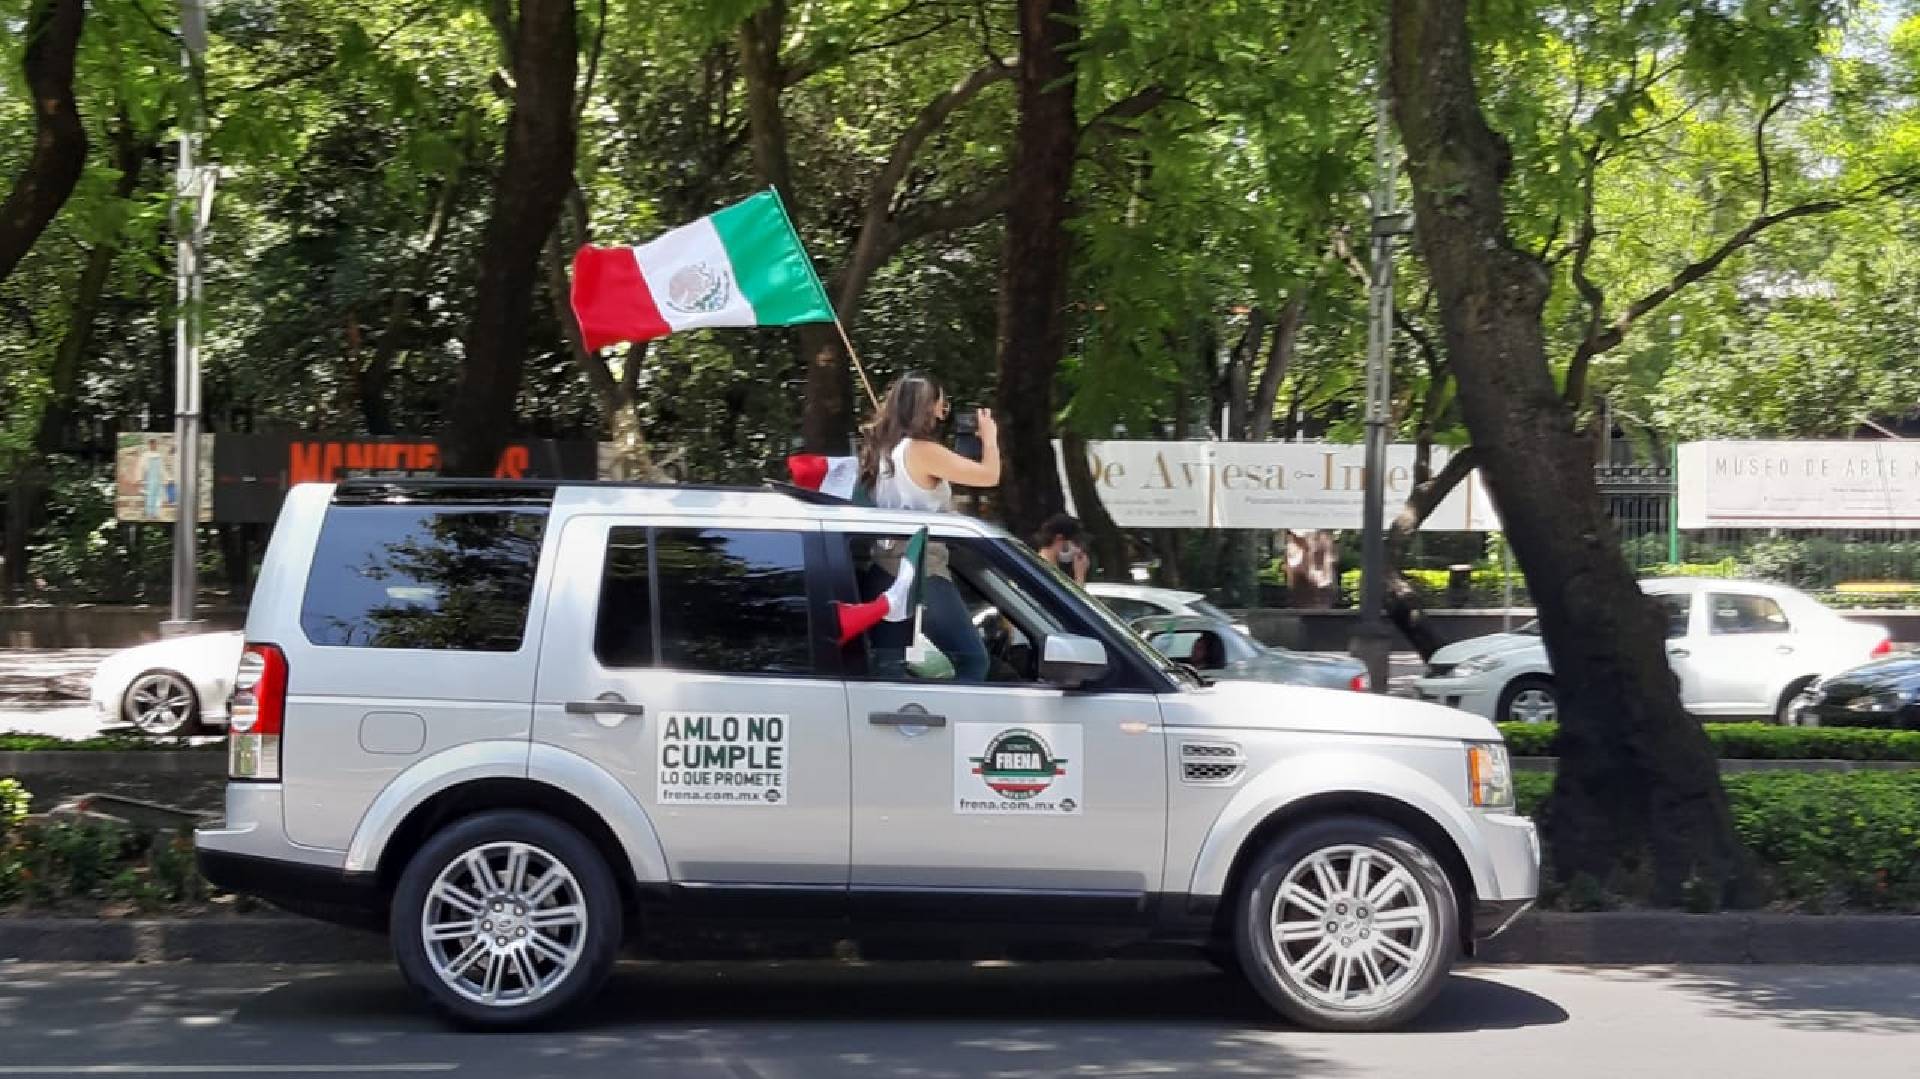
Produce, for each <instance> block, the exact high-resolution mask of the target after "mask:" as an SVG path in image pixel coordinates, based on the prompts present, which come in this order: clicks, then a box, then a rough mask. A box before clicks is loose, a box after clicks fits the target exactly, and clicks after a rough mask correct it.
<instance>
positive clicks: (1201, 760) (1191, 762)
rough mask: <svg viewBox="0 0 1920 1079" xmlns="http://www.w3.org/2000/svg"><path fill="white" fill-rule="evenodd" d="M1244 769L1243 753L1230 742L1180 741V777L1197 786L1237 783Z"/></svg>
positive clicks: (1245, 761) (1218, 785) (1220, 785)
mask: <svg viewBox="0 0 1920 1079" xmlns="http://www.w3.org/2000/svg"><path fill="white" fill-rule="evenodd" d="M1246 770H1247V758H1246V755H1245V754H1243V753H1241V752H1240V747H1239V746H1237V745H1234V744H1233V743H1232V742H1182V743H1180V779H1181V780H1182V781H1183V782H1186V783H1191V784H1193V785H1194V786H1197V787H1224V786H1227V785H1229V784H1232V783H1237V782H1239V780H1240V776H1241V775H1242V774H1243V773H1245V772H1246Z"/></svg>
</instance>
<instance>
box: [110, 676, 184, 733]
mask: <svg viewBox="0 0 1920 1079" xmlns="http://www.w3.org/2000/svg"><path fill="white" fill-rule="evenodd" d="M120 715H121V717H122V718H123V719H125V720H126V721H127V722H128V723H131V724H133V729H134V730H137V731H139V732H140V733H141V734H144V735H148V736H149V737H155V738H163V737H167V736H170V735H177V734H192V733H193V732H194V730H196V729H197V728H198V727H199V726H200V697H199V695H198V694H196V693H194V691H193V683H191V682H189V681H187V678H186V676H185V675H183V674H180V673H179V672H178V671H166V670H155V671H147V672H146V673H145V674H142V675H140V676H139V677H137V678H135V679H134V680H133V681H132V682H131V683H129V684H128V686H127V691H126V692H125V693H123V694H121V697H120Z"/></svg>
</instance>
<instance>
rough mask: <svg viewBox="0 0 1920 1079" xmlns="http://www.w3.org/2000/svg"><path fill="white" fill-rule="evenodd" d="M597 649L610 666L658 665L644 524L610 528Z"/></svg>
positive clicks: (597, 621)
mask: <svg viewBox="0 0 1920 1079" xmlns="http://www.w3.org/2000/svg"><path fill="white" fill-rule="evenodd" d="M593 654H594V655H595V656H598V657H599V658H600V662H601V663H603V664H605V665H606V666H608V667H651V666H653V661H654V655H653V586H652V576H651V572H650V570H649V569H648V567H647V530H646V529H644V528H632V527H625V528H615V529H613V530H611V531H610V532H609V533H608V534H607V562H606V570H605V572H604V573H603V574H602V575H601V578H600V609H599V612H598V613H597V614H596V615H595V616H594V627H593Z"/></svg>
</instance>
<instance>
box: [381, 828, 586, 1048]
mask: <svg viewBox="0 0 1920 1079" xmlns="http://www.w3.org/2000/svg"><path fill="white" fill-rule="evenodd" d="M620 920H621V911H620V895H619V890H618V888H617V887H616V885H615V884H614V880H613V874H612V872H611V871H610V870H609V869H608V867H607V864H606V860H605V859H603V858H602V857H601V856H600V853H599V852H598V851H597V850H595V849H594V847H593V845H592V844H591V843H589V842H587V840H586V839H585V838H583V837H582V836H581V835H580V833H579V832H577V831H575V830H573V829H572V828H570V827H568V826H567V825H565V824H563V823H561V822H560V821H557V820H555V819H553V818H552V817H548V816H545V815H544V814H540V813H532V812H527V811H524V810H494V811H490V812H486V813H479V814H476V815H474V816H471V817H466V818H463V819H461V820H459V821H456V822H454V823H453V824H451V825H449V826H447V827H446V828H444V829H442V830H441V831H440V832H439V833H437V834H435V835H434V836H433V838H431V839H429V840H428V841H427V843H426V845H425V846H423V847H421V848H420V850H419V852H418V853H417V854H415V855H414V856H413V858H412V860H411V861H409V862H408V863H407V867H406V869H405V871H404V872H402V874H401V876H400V881H399V886H398V887H397V888H395V890H394V896H393V908H392V915H391V935H392V938H393V949H394V954H395V957H396V958H397V959H398V961H399V964H400V971H401V973H402V974H404V975H405V976H406V979H407V981H408V982H409V983H411V984H412V985H413V987H414V988H415V989H417V990H419V991H420V992H421V993H422V994H423V995H424V996H425V997H426V998H427V1000H428V1002H429V1003H431V1004H432V1005H433V1006H434V1007H435V1008H436V1009H438V1010H439V1011H441V1012H442V1013H444V1014H446V1015H447V1016H449V1017H450V1018H452V1019H454V1020H455V1021H456V1022H459V1023H461V1024H463V1025H466V1026H470V1027H484V1028H506V1027H517V1026H526V1025H529V1024H533V1023H538V1022H540V1021H541V1020H544V1019H547V1018H549V1017H551V1016H554V1015H556V1014H558V1013H560V1012H562V1011H564V1010H566V1009H567V1008H570V1007H572V1006H573V1005H575V1004H578V1003H579V1002H580V1001H582V1000H584V999H586V998H587V997H588V996H591V995H592V994H593V992H594V991H595V990H597V989H598V988H599V987H600V984H601V983H602V982H604V981H605V980H606V977H607V974H608V973H609V972H610V971H611V970H612V969H613V962H614V958H615V954H616V952H617V950H618V948H619V944H620V939H621V924H620Z"/></svg>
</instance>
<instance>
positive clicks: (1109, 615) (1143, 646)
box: [1007, 540, 1202, 686]
mask: <svg viewBox="0 0 1920 1079" xmlns="http://www.w3.org/2000/svg"><path fill="white" fill-rule="evenodd" d="M1007 546H1008V547H1011V548H1013V549H1015V550H1017V551H1019V552H1020V556H1021V557H1022V558H1025V559H1026V560H1027V561H1029V562H1031V563H1033V564H1035V565H1037V566H1039V567H1041V568H1042V569H1044V570H1045V571H1046V572H1047V573H1049V574H1051V575H1052V576H1053V579H1054V580H1056V581H1058V582H1060V583H1061V584H1062V585H1065V586H1066V587H1067V589H1068V591H1071V592H1072V593H1074V594H1075V595H1077V596H1079V597H1080V600H1081V604H1082V605H1083V606H1084V607H1085V608H1086V609H1087V610H1089V611H1092V612H1093V615H1094V617H1096V618H1098V619H1099V620H1100V621H1101V622H1103V623H1105V624H1106V625H1107V626H1108V627H1109V628H1111V629H1112V630H1113V631H1114V634H1115V635H1116V636H1117V637H1118V638H1119V639H1120V641H1121V642H1122V643H1124V644H1125V645H1126V646H1127V647H1128V648H1130V649H1132V650H1133V653H1134V654H1135V655H1137V656H1139V657H1140V658H1141V659H1143V660H1146V661H1147V663H1148V664H1150V665H1152V666H1153V667H1155V668H1157V669H1159V670H1162V671H1165V672H1167V673H1168V674H1170V675H1172V676H1173V677H1174V678H1175V679H1177V680H1179V681H1180V682H1181V683H1183V684H1185V685H1189V686H1199V685H1201V684H1202V683H1201V680H1200V679H1198V678H1196V677H1195V676H1194V674H1193V672H1192V671H1190V670H1188V669H1187V668H1186V667H1183V666H1181V665H1180V664H1178V663H1175V662H1174V661H1173V660H1170V659H1168V658H1167V657H1166V656H1163V655H1161V654H1160V653H1159V652H1158V651H1156V650H1155V649H1154V647H1153V646H1152V645H1150V644H1148V643H1147V642H1146V641H1145V640H1143V639H1142V638H1141V636H1140V635H1139V634H1138V633H1135V632H1134V631H1133V627H1131V626H1129V625H1127V623H1126V621H1125V620H1124V619H1122V618H1121V617H1120V616H1119V615H1117V614H1114V613H1113V612H1112V611H1110V610H1108V609H1107V605H1106V604H1104V603H1102V602H1100V601H1099V600H1098V599H1095V598H1094V597H1093V596H1092V595H1090V594H1088V592H1087V590H1086V589H1084V588H1082V587H1080V586H1079V585H1078V584H1076V583H1075V582H1074V579H1073V578H1071V577H1069V576H1067V575H1066V574H1064V573H1062V572H1060V567H1058V566H1056V565H1054V564H1052V563H1051V562H1049V561H1047V560H1046V559H1044V558H1041V557H1040V556H1039V555H1036V554H1034V553H1033V550H1032V549H1031V548H1029V547H1028V546H1027V545H1026V544H1024V543H1017V542H1013V541H1011V540H1010V541H1008V542H1007Z"/></svg>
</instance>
